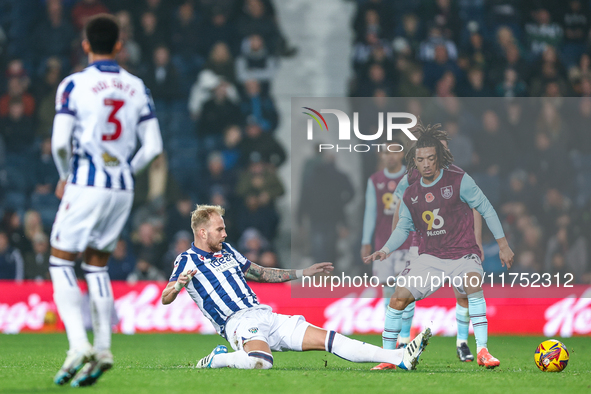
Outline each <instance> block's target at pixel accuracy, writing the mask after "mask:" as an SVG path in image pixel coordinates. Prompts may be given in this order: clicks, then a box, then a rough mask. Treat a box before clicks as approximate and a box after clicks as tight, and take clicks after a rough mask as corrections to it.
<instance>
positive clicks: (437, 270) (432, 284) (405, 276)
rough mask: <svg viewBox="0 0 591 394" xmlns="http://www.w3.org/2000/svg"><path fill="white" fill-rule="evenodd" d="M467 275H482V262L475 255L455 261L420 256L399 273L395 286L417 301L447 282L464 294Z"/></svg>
mask: <svg viewBox="0 0 591 394" xmlns="http://www.w3.org/2000/svg"><path fill="white" fill-rule="evenodd" d="M469 273H477V274H479V275H480V277H482V276H483V275H484V271H483V270H482V262H481V261H480V257H478V255H476V254H468V255H466V256H464V257H462V258H459V259H457V260H451V259H440V258H437V257H435V256H432V255H430V254H422V255H420V256H419V257H418V258H417V259H415V260H413V261H412V262H411V263H410V264H409V265H408V267H406V268H405V269H404V270H403V271H402V272H401V273H400V275H399V276H398V278H397V280H396V285H397V286H402V287H404V288H407V289H408V290H409V291H410V293H411V294H412V295H413V297H414V298H415V300H417V301H418V300H421V299H423V298H426V297H428V296H430V295H431V294H433V293H435V292H436V291H437V290H439V288H440V287H441V286H443V284H444V283H445V282H446V281H448V280H449V281H451V285H452V286H453V287H455V288H456V290H457V291H458V292H459V293H460V294H466V291H465V290H464V284H465V280H464V277H465V276H466V275H467V274H469ZM448 278H449V279H448ZM454 278H457V279H455V280H454Z"/></svg>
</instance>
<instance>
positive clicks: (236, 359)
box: [195, 345, 273, 369]
mask: <svg viewBox="0 0 591 394" xmlns="http://www.w3.org/2000/svg"><path fill="white" fill-rule="evenodd" d="M225 367H230V368H237V369H270V368H272V367H273V355H272V354H271V353H270V352H266V351H261V350H253V351H250V352H246V351H244V350H238V351H236V352H232V353H228V348H227V347H226V346H224V345H218V346H216V348H215V349H213V351H212V352H211V353H210V354H208V355H207V356H205V357H203V358H202V359H201V360H199V361H197V365H195V368H225Z"/></svg>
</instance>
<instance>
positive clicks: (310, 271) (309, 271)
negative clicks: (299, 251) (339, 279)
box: [302, 263, 334, 276]
mask: <svg viewBox="0 0 591 394" xmlns="http://www.w3.org/2000/svg"><path fill="white" fill-rule="evenodd" d="M333 270H334V267H333V265H332V263H317V264H314V265H312V266H310V267H308V268H306V269H305V270H304V271H303V272H302V273H303V275H304V276H313V275H316V274H318V273H320V272H322V273H325V274H330V273H331V272H332V271H333Z"/></svg>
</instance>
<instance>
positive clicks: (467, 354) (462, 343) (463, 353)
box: [456, 298, 474, 362]
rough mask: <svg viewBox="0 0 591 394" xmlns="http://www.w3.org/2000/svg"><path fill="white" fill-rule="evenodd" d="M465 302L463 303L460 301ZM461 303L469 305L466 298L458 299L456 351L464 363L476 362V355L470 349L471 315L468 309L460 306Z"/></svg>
mask: <svg viewBox="0 0 591 394" xmlns="http://www.w3.org/2000/svg"><path fill="white" fill-rule="evenodd" d="M460 300H463V301H460ZM460 302H465V303H467V302H468V300H467V299H466V298H463V299H458V302H457V303H456V322H457V325H458V334H457V339H456V351H457V355H458V358H459V359H460V361H462V362H471V361H474V355H473V354H472V352H471V351H470V348H469V347H468V333H469V328H470V314H469V313H468V308H467V307H464V306H462V305H460Z"/></svg>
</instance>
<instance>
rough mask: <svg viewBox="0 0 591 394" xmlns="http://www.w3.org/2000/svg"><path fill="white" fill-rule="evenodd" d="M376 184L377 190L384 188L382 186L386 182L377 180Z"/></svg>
mask: <svg viewBox="0 0 591 394" xmlns="http://www.w3.org/2000/svg"><path fill="white" fill-rule="evenodd" d="M377 186H378V190H382V189H383V188H384V186H386V184H385V183H384V182H378V184H377Z"/></svg>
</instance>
